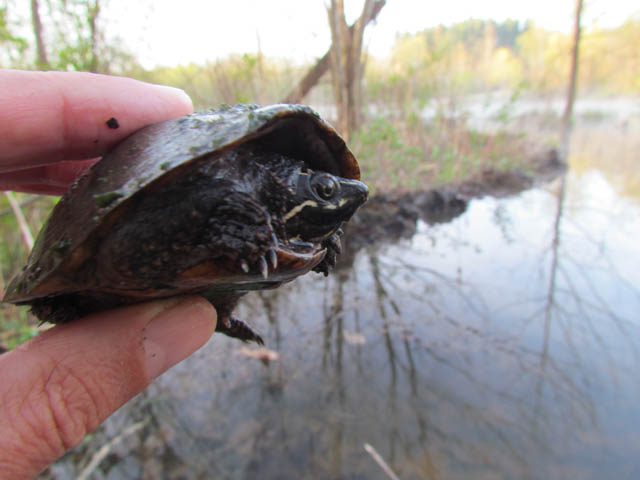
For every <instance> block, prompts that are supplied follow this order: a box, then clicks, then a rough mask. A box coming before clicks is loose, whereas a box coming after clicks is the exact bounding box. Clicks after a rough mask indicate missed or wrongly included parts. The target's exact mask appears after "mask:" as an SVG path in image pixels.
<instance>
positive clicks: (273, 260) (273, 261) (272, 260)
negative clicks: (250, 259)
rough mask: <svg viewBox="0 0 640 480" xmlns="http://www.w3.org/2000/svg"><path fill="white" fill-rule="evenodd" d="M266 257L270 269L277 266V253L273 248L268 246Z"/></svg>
mask: <svg viewBox="0 0 640 480" xmlns="http://www.w3.org/2000/svg"><path fill="white" fill-rule="evenodd" d="M267 258H268V259H269V265H271V270H275V269H276V268H278V254H277V253H276V251H275V250H274V249H273V248H270V249H269V251H267Z"/></svg>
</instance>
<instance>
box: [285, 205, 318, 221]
mask: <svg viewBox="0 0 640 480" xmlns="http://www.w3.org/2000/svg"><path fill="white" fill-rule="evenodd" d="M317 206H318V202H316V201H315V200H305V201H304V202H302V203H301V204H300V205H296V206H295V207H293V208H292V209H291V210H289V211H288V212H287V213H286V214H285V216H284V221H285V222H286V221H288V220H289V219H290V218H292V217H295V216H296V215H297V214H298V213H300V212H301V211H302V209H303V208H305V207H317Z"/></svg>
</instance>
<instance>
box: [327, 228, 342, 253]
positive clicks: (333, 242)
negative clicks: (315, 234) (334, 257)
mask: <svg viewBox="0 0 640 480" xmlns="http://www.w3.org/2000/svg"><path fill="white" fill-rule="evenodd" d="M326 242H327V246H328V247H331V248H333V250H335V252H336V253H337V254H338V255H340V254H341V253H342V244H341V243H340V237H339V236H338V235H337V232H336V234H334V235H331V236H330V237H329V238H328V239H327V240H326Z"/></svg>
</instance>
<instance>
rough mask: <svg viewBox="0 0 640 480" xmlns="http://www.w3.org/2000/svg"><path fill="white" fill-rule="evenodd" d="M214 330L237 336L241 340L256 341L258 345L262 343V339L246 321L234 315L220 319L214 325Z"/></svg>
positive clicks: (233, 336)
mask: <svg viewBox="0 0 640 480" xmlns="http://www.w3.org/2000/svg"><path fill="white" fill-rule="evenodd" d="M216 332H220V333H224V334H225V335H227V336H229V337H232V338H238V339H240V340H242V341H243V342H256V343H257V344H258V345H264V340H262V337H261V336H260V335H258V334H257V333H256V332H254V331H253V329H252V328H251V327H250V326H249V325H248V324H247V323H245V322H243V321H242V320H239V319H237V318H235V317H227V318H224V319H221V321H219V322H218V325H217V326H216Z"/></svg>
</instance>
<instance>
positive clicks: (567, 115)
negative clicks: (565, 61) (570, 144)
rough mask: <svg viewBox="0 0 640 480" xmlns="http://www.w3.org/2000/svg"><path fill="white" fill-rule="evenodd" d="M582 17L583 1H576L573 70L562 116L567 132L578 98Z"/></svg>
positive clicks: (572, 56)
mask: <svg viewBox="0 0 640 480" xmlns="http://www.w3.org/2000/svg"><path fill="white" fill-rule="evenodd" d="M581 15H582V0H576V10H575V16H574V23H573V45H572V47H571V70H570V71H569V86H568V88H567V104H566V106H565V109H564V114H563V115H562V127H563V129H564V130H565V131H568V130H569V127H570V125H571V114H572V113H573V102H574V100H575V96H576V83H577V77H578V54H579V51H580V16H581Z"/></svg>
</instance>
